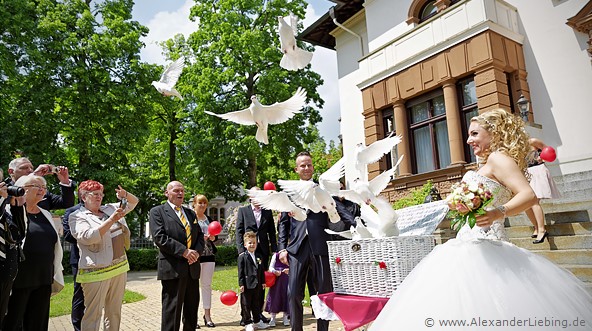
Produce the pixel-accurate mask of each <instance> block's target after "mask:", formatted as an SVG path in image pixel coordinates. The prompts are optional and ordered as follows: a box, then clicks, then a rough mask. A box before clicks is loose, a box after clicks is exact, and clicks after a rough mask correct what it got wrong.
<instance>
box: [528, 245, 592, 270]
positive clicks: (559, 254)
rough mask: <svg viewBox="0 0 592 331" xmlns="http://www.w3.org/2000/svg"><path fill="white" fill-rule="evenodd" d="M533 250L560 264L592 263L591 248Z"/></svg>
mask: <svg viewBox="0 0 592 331" xmlns="http://www.w3.org/2000/svg"><path fill="white" fill-rule="evenodd" d="M539 245H542V244H539ZM532 252H533V253H536V254H539V255H542V256H544V257H546V258H547V259H549V260H551V261H553V262H555V263H557V264H560V265H592V250H590V249H571V250H559V251H558V250H540V251H539V250H533V251H532Z"/></svg>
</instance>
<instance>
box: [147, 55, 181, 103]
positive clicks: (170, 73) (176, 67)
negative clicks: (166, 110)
mask: <svg viewBox="0 0 592 331" xmlns="http://www.w3.org/2000/svg"><path fill="white" fill-rule="evenodd" d="M183 67H185V57H183V56H181V57H180V58H178V59H177V61H175V62H173V63H171V65H170V66H168V68H166V70H165V71H164V72H163V73H162V75H161V76H160V80H159V81H158V82H157V81H155V80H154V81H152V86H154V87H155V88H156V90H157V91H158V92H159V93H160V94H162V95H164V96H167V97H168V96H171V95H172V96H175V97H177V98H179V99H181V100H183V97H182V96H181V94H179V92H178V91H177V90H175V84H177V80H179V76H181V72H182V71H183Z"/></svg>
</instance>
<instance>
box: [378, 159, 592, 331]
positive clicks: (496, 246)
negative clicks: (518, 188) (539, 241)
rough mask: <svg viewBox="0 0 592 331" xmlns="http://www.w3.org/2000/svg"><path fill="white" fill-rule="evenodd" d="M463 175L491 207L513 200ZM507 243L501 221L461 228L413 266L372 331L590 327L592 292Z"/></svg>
mask: <svg viewBox="0 0 592 331" xmlns="http://www.w3.org/2000/svg"><path fill="white" fill-rule="evenodd" d="M463 180H465V181H467V182H469V183H470V182H472V181H478V182H483V183H484V185H485V186H486V187H487V188H489V189H490V190H491V191H492V193H493V194H494V201H493V202H492V204H491V206H492V207H491V208H495V207H496V206H499V205H501V204H503V203H505V202H507V201H508V200H509V199H510V198H511V192H510V191H509V190H508V189H507V188H505V187H504V186H502V185H501V184H499V183H498V182H496V181H494V180H491V179H489V178H487V177H484V176H482V175H479V174H478V173H476V172H473V171H471V172H468V173H467V174H465V176H464V177H463ZM506 240H507V239H506V234H505V230H504V224H503V221H502V220H497V221H495V222H494V223H493V225H492V226H491V227H490V228H488V229H485V228H480V227H478V226H475V227H473V229H471V228H470V227H469V226H468V225H465V226H464V227H463V228H462V229H461V230H460V231H459V232H458V235H457V237H456V239H451V240H449V241H448V242H446V243H445V244H443V245H438V246H436V247H435V249H434V250H433V251H432V252H431V253H430V254H428V255H427V256H426V257H425V258H424V259H423V260H422V261H421V262H420V263H419V264H418V265H417V266H416V267H415V269H413V271H412V272H411V273H410V274H409V275H408V276H407V278H406V279H405V280H404V281H403V283H402V284H401V286H399V288H398V289H397V290H396V291H395V292H394V293H393V296H392V297H391V298H390V299H389V301H388V303H387V304H386V306H385V307H384V309H383V310H382V311H381V313H380V315H379V316H378V317H377V318H376V320H375V321H374V322H373V323H372V325H371V326H370V331H380V330H385V331H386V330H388V331H393V330H395V331H399V330H400V331H412V330H430V329H431V330H448V329H449V330H481V329H483V330H592V296H591V295H590V293H589V292H587V291H586V290H585V289H584V287H583V283H582V282H581V281H580V280H578V279H577V278H576V277H575V276H573V274H571V273H570V272H568V271H567V270H565V269H563V268H561V267H559V266H557V265H556V264H554V263H552V262H551V261H549V260H547V259H546V258H544V257H541V256H539V255H537V254H535V253H532V252H530V251H528V250H526V249H523V248H520V247H517V246H515V245H514V244H512V243H509V242H507V241H506ZM463 323H464V325H465V326H464V327H463V326H462V325H463ZM582 323H583V324H584V325H583V326H582V325H581V324H582ZM445 324H448V326H447V327H445V326H444V325H445ZM453 324H456V326H453Z"/></svg>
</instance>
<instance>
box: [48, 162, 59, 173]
mask: <svg viewBox="0 0 592 331" xmlns="http://www.w3.org/2000/svg"><path fill="white" fill-rule="evenodd" d="M59 172H60V168H59V167H56V166H54V165H52V164H50V165H49V173H50V174H57V173H59Z"/></svg>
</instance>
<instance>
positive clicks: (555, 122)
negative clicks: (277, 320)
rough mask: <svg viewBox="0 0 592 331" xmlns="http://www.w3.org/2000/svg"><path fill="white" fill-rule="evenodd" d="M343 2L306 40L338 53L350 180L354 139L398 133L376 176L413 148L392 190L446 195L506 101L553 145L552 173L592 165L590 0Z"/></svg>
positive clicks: (374, 168) (371, 170)
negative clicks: (487, 115)
mask: <svg viewBox="0 0 592 331" xmlns="http://www.w3.org/2000/svg"><path fill="white" fill-rule="evenodd" d="M334 2H335V4H336V5H335V6H334V7H333V8H331V10H330V11H329V12H328V13H326V14H325V15H323V16H322V17H321V18H320V19H319V20H317V21H316V22H315V23H313V24H312V25H311V26H309V27H308V28H307V29H306V30H305V31H303V32H302V33H301V34H300V36H299V38H300V39H302V40H304V41H307V42H310V43H313V44H315V45H317V46H322V47H327V48H330V49H334V50H335V51H336V53H337V61H338V75H339V77H338V78H339V91H340V104H341V121H340V123H341V128H340V130H341V132H342V143H343V150H344V157H345V160H346V180H347V181H348V182H350V181H352V180H354V179H355V178H354V176H357V175H356V173H355V170H354V168H355V167H354V163H355V160H354V154H353V153H354V151H355V145H356V144H358V143H360V142H364V143H365V144H366V145H369V144H371V143H372V142H374V141H377V140H379V139H382V138H384V137H385V136H387V135H388V134H390V133H391V132H394V133H395V134H397V135H401V136H402V137H403V141H402V143H400V144H399V145H398V146H397V147H396V148H395V149H394V150H393V151H392V153H391V155H389V156H388V157H385V158H383V159H382V160H381V161H380V162H378V163H375V164H372V165H369V166H368V173H367V174H368V178H369V179H371V178H373V177H374V176H376V175H378V174H379V173H380V172H382V171H384V170H386V169H388V168H389V167H391V165H392V164H393V163H394V162H393V160H396V159H398V156H399V155H401V154H404V155H405V158H404V160H403V162H402V163H401V164H400V166H399V169H398V173H397V177H396V179H395V180H393V181H392V183H391V184H390V185H389V186H388V187H387V189H386V190H385V191H384V192H383V193H384V194H385V195H387V196H389V198H390V199H391V200H395V199H396V198H397V197H400V196H401V195H404V194H406V193H407V191H408V190H409V189H410V188H414V187H417V186H420V185H423V184H424V183H425V182H426V181H427V180H432V181H433V182H434V183H435V185H436V186H438V187H439V188H440V190H441V191H443V192H446V191H447V189H448V187H449V186H450V184H451V183H452V182H455V181H457V180H458V179H459V178H460V177H462V175H463V174H464V173H465V172H466V171H467V170H468V169H470V168H473V167H475V156H474V155H472V151H471V150H470V148H468V146H467V144H466V139H467V128H468V123H469V121H470V118H471V117H473V116H475V115H477V114H479V113H482V112H486V111H488V110H491V109H494V108H500V107H501V108H505V109H507V110H509V111H512V112H514V113H517V114H520V115H522V116H523V118H524V119H525V120H526V121H527V129H528V131H529V133H530V134H531V136H534V137H538V138H540V139H542V140H543V141H544V142H545V143H546V144H548V145H550V146H553V147H555V149H556V151H557V155H558V157H557V160H556V161H555V162H553V163H548V164H547V166H548V167H549V168H550V170H551V172H552V174H553V175H554V176H563V175H567V174H576V173H579V172H587V171H590V170H592V147H591V146H590V142H591V141H592V130H591V129H590V120H592V115H590V110H592V93H591V92H592V44H591V39H592V1H585V0H545V1H528V0H508V1H503V0H461V1H458V0H456V1H454V0H404V1H399V0H397V1H395V0H366V1H363V0H351V1H337V0H334ZM521 97H523V98H522V99H521V100H526V101H529V107H528V108H527V111H526V112H524V111H523V112H522V113H520V110H519V107H518V106H517V102H518V100H519V99H520V98H521ZM344 133H347V134H344Z"/></svg>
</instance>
